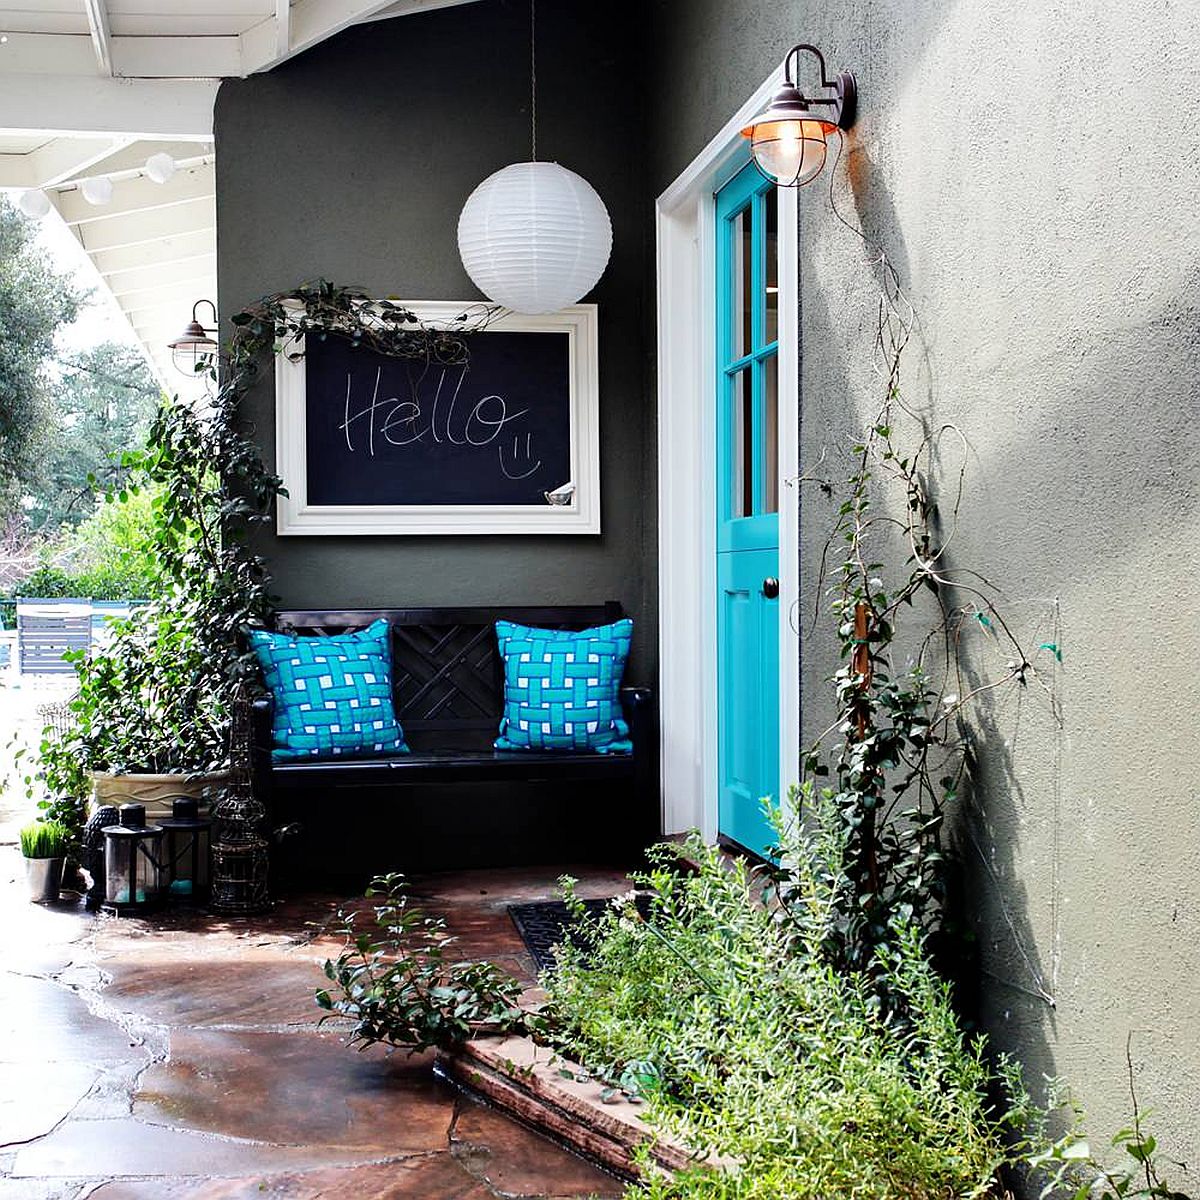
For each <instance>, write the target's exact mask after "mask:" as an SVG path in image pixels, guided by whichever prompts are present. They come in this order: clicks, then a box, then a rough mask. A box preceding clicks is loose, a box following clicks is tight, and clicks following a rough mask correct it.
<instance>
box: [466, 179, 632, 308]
mask: <svg viewBox="0 0 1200 1200" xmlns="http://www.w3.org/2000/svg"><path fill="white" fill-rule="evenodd" d="M458 252H459V254H460V255H461V256H462V261H463V266H464V267H466V269H467V274H468V275H470V277H471V279H472V281H473V282H474V284H475V286H476V287H477V288H478V289H479V290H480V291H481V292H482V293H483V294H484V295H485V296H487V297H488V299H489V300H494V301H495V302H496V303H497V304H503V305H504V306H505V307H506V308H511V309H512V310H513V311H514V312H519V313H548V312H557V311H558V310H559V309H561V308H566V307H567V305H569V304H574V303H576V301H578V300H580V299H581V298H582V297H583V296H586V295H587V293H588V292H590V291H591V290H592V288H593V287H595V285H596V282H597V280H599V278H600V276H601V275H603V274H604V268H605V266H606V265H607V264H608V256H609V254H610V253H611V252H612V224H611V222H610V221H609V219H608V210H607V209H606V208H605V207H604V201H603V200H601V199H600V197H599V196H598V195H597V194H596V190H595V189H594V188H593V187H592V185H591V184H590V183H588V181H587V180H586V179H583V178H582V177H581V176H579V175H576V174H575V172H574V171H568V170H567V169H566V167H560V166H559V165H558V164H557V163H549V162H526V163H514V164H513V165H512V166H510V167H505V168H503V170H500V171H497V172H496V173H495V174H494V175H489V176H488V177H487V179H485V180H484V181H483V182H482V183H481V184H480V185H479V186H478V187H477V188H476V189H475V190H474V191H473V192H472V193H471V195H470V196H469V197H468V198H467V202H466V204H464V205H463V210H462V215H461V216H460V217H459V219H458Z"/></svg>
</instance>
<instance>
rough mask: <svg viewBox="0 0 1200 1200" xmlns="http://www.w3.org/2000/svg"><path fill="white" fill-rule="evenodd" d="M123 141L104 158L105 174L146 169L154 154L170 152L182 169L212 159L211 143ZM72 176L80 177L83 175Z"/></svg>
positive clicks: (128, 139) (113, 174) (178, 166)
mask: <svg viewBox="0 0 1200 1200" xmlns="http://www.w3.org/2000/svg"><path fill="white" fill-rule="evenodd" d="M122 141H123V143H124V144H123V145H122V147H121V148H120V149H119V150H115V151H114V152H113V153H112V154H111V155H110V156H109V157H108V158H105V159H104V160H103V162H104V174H105V175H109V176H114V177H115V176H117V175H119V174H121V173H122V172H125V171H141V170H144V169H145V166H146V159H148V158H149V157H150V155H152V154H169V155H170V156H171V157H172V158H173V159H174V160H175V167H176V169H177V170H180V171H182V170H184V169H185V168H187V167H195V166H198V165H199V164H200V163H202V162H205V161H208V160H211V159H212V150H211V143H210V144H209V145H204V144H200V143H196V142H180V141H168V142H143V141H138V140H134V139H130V138H124V139H122ZM94 173H95V172H93V174H94ZM71 178H74V179H79V178H82V176H72V177H71ZM62 182H66V180H63V181H62Z"/></svg>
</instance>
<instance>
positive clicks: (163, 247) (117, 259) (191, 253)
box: [92, 229, 216, 278]
mask: <svg viewBox="0 0 1200 1200" xmlns="http://www.w3.org/2000/svg"><path fill="white" fill-rule="evenodd" d="M215 244H216V243H215V242H214V241H213V236H212V234H211V233H210V232H208V231H207V230H204V229H195V230H188V231H187V232H186V233H179V234H176V235H174V236H173V237H167V238H161V239H160V240H159V241H157V242H155V243H154V245H153V246H130V247H127V248H125V249H122V250H97V251H96V252H95V253H94V254H93V255H92V262H93V263H95V264H96V270H97V271H99V272H100V274H101V275H103V276H104V277H105V278H109V277H112V276H117V275H120V274H122V273H123V272H125V271H137V270H140V269H141V268H142V267H144V266H147V265H148V264H150V263H155V264H157V265H161V266H169V265H171V264H172V263H178V262H187V261H189V260H190V259H194V258H208V257H211V256H212V255H213V253H214V246H215Z"/></svg>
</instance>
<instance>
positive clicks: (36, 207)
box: [17, 188, 50, 221]
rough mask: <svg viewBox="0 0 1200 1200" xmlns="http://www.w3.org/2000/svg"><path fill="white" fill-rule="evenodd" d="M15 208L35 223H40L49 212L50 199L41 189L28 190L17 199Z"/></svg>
mask: <svg viewBox="0 0 1200 1200" xmlns="http://www.w3.org/2000/svg"><path fill="white" fill-rule="evenodd" d="M17 207H18V208H19V209H20V210H21V211H22V212H23V213H24V214H25V215H26V216H27V217H32V218H33V219H34V220H35V221H40V220H41V219H42V217H44V216H45V215H46V214H47V213H48V212H49V211H50V197H49V196H47V195H46V193H45V192H43V191H42V189H41V188H30V189H29V190H28V191H25V192H22V193H21V194H20V196H18V197H17Z"/></svg>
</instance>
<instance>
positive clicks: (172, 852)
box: [159, 796, 212, 904]
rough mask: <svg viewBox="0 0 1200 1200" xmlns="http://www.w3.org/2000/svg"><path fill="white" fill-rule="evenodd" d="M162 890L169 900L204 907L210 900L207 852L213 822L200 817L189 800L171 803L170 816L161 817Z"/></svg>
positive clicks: (184, 797)
mask: <svg viewBox="0 0 1200 1200" xmlns="http://www.w3.org/2000/svg"><path fill="white" fill-rule="evenodd" d="M159 823H160V824H161V825H162V828H163V833H164V836H163V853H162V859H161V862H162V866H163V874H164V876H165V878H164V880H163V887H164V888H165V890H166V896H167V899H169V900H178V901H180V902H181V903H184V904H203V903H205V902H206V901H207V899H208V890H209V873H208V851H209V846H210V844H211V842H212V821H211V820H210V819H209V818H208V817H202V816H201V815H200V805H199V803H198V802H197V801H196V800H195V799H193V798H192V797H190V796H178V797H176V798H175V800H173V801H172V802H171V815H170V816H169V817H162V818H160V820H159Z"/></svg>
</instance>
